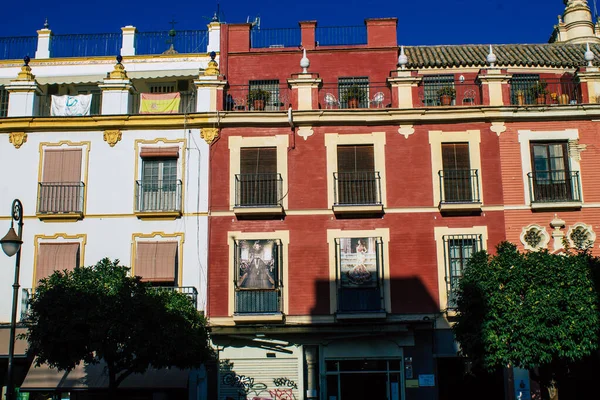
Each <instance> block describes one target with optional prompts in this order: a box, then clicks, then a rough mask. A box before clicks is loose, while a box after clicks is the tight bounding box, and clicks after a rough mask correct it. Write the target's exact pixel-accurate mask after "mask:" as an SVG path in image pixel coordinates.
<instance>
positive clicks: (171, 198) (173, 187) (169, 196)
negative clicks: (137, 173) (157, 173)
mask: <svg viewBox="0 0 600 400" xmlns="http://www.w3.org/2000/svg"><path fill="white" fill-rule="evenodd" d="M181 190H182V182H181V180H179V179H168V180H148V181H145V180H139V181H136V199H135V214H136V215H137V216H138V218H145V217H147V218H153V217H179V216H181V212H182V204H181V203H182V201H181Z"/></svg>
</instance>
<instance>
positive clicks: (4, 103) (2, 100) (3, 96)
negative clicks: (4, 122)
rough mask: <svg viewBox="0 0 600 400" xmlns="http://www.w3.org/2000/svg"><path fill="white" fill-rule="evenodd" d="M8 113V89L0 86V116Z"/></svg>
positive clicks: (2, 116)
mask: <svg viewBox="0 0 600 400" xmlns="http://www.w3.org/2000/svg"><path fill="white" fill-rule="evenodd" d="M7 115H8V90H6V89H4V86H0V118H4V117H6V116H7Z"/></svg>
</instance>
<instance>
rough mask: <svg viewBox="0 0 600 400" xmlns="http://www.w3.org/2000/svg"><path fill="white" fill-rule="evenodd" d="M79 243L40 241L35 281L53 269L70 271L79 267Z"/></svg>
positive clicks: (45, 276)
mask: <svg viewBox="0 0 600 400" xmlns="http://www.w3.org/2000/svg"><path fill="white" fill-rule="evenodd" d="M79 247H80V245H79V243H40V244H39V248H38V256H37V263H36V268H35V281H36V282H39V281H40V280H41V279H44V278H47V277H49V276H50V275H52V273H53V272H54V271H63V270H68V271H72V270H74V269H75V268H77V267H79V257H80V256H79Z"/></svg>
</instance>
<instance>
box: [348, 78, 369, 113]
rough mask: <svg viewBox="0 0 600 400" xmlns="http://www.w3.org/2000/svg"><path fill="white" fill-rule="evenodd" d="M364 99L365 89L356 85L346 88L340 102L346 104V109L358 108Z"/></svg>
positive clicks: (365, 96)
mask: <svg viewBox="0 0 600 400" xmlns="http://www.w3.org/2000/svg"><path fill="white" fill-rule="evenodd" d="M366 99H367V89H366V88H365V87H363V86H360V85H356V84H355V85H351V86H348V87H347V88H346V90H345V91H344V93H343V95H342V101H343V102H344V103H346V104H348V108H358V107H359V106H360V103H361V102H364V101H365V100H366Z"/></svg>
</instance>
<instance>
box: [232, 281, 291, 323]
mask: <svg viewBox="0 0 600 400" xmlns="http://www.w3.org/2000/svg"><path fill="white" fill-rule="evenodd" d="M281 305H282V304H281V290H280V289H279V288H276V289H268V290H259V289H240V288H236V291H235V309H234V313H235V314H236V315H238V316H252V315H255V316H258V315H269V314H270V315H272V316H274V317H279V316H280V315H281V313H282V307H281Z"/></svg>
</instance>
